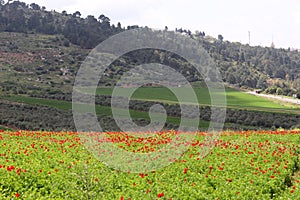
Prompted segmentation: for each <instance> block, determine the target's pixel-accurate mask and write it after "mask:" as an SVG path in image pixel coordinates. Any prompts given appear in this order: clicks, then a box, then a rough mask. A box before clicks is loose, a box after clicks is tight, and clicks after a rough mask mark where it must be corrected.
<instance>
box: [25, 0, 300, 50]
mask: <svg viewBox="0 0 300 200" xmlns="http://www.w3.org/2000/svg"><path fill="white" fill-rule="evenodd" d="M20 1H24V2H26V3H28V4H30V3H32V2H34V3H37V4H39V5H40V6H45V7H46V8H47V10H56V11H59V12H61V11H63V10H66V11H67V13H74V12H75V11H80V12H81V14H82V16H83V17H86V16H87V15H94V16H95V17H96V18H98V16H99V15H100V14H104V15H106V16H107V17H109V18H110V19H111V22H112V23H113V24H117V23H118V22H121V24H122V26H127V25H139V26H148V27H151V28H159V29H163V28H164V27H165V26H168V27H169V29H171V30H174V29H175V28H180V27H182V28H184V29H190V30H191V31H195V30H199V31H204V32H205V33H206V34H207V35H211V36H213V37H217V36H218V34H222V35H223V37H224V39H225V40H229V41H232V42H233V41H237V42H242V43H248V40H249V39H248V31H250V35H251V45H261V46H270V45H271V43H272V38H273V40H274V44H275V47H283V48H288V47H291V48H297V49H300V1H299V0H206V1H204V0H20Z"/></svg>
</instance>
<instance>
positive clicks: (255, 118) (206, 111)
mask: <svg viewBox="0 0 300 200" xmlns="http://www.w3.org/2000/svg"><path fill="white" fill-rule="evenodd" d="M32 96H33V97H39V98H50V99H57V100H65V101H72V94H55V95H32ZM85 97H86V99H89V95H82V99H81V102H84V98H85ZM123 98H124V97H119V102H120V103H119V104H118V103H117V104H116V105H117V107H118V108H126V106H125V105H124V104H123V103H122V102H123V101H121V100H122V99H123ZM95 103H96V104H97V105H102V106H109V107H110V106H111V96H105V95H96V97H95ZM155 104H160V105H162V106H163V107H164V108H165V109H166V111H167V115H168V116H174V117H181V108H180V106H179V105H176V104H166V103H160V102H150V101H141V100H131V101H130V104H129V108H130V109H132V110H137V111H145V112H148V111H149V110H150V108H151V106H153V105H155ZM187 109H193V107H192V106H189V107H188V108H187ZM191 113H192V112H191ZM187 117H189V118H191V119H193V118H195V117H196V116H192V115H190V116H187ZM200 119H202V120H205V121H211V108H210V107H209V106H201V107H200ZM225 122H226V123H228V124H230V123H231V124H235V125H234V126H232V127H235V128H240V127H247V126H248V127H252V128H253V127H256V128H280V127H282V128H295V127H299V126H300V120H299V118H298V116H297V115H290V114H283V113H267V112H259V111H257V112H255V111H249V110H242V109H227V113H226V119H225Z"/></svg>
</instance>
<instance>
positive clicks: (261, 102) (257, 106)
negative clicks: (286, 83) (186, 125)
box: [83, 87, 300, 114]
mask: <svg viewBox="0 0 300 200" xmlns="http://www.w3.org/2000/svg"><path fill="white" fill-rule="evenodd" d="M83 90H84V91H85V92H88V93H91V92H92V90H91V89H87V88H85V89H83ZM131 90H132V89H131V88H123V89H122V91H121V93H120V94H118V95H119V96H127V94H128V93H129V92H130V91H131ZM172 90H173V91H175V92H177V93H178V94H180V95H182V96H184V97H185V99H186V101H183V102H182V103H192V101H190V100H189V99H191V98H189V97H190V95H189V93H188V92H187V90H186V88H183V87H182V88H172ZM194 91H195V94H196V96H197V98H198V103H199V105H211V97H210V94H209V91H208V89H207V88H204V87H197V88H194ZM112 92H113V88H97V90H96V94H99V95H111V94H112ZM213 95H214V96H215V97H216V100H218V97H222V94H220V93H213ZM131 99H135V100H146V101H159V102H165V103H178V100H177V98H176V96H175V95H174V94H173V93H172V91H171V90H169V89H168V88H164V87H142V88H139V89H137V90H136V91H135V92H134V93H133V95H132V98H131ZM226 100H227V103H226V104H227V107H228V108H236V109H248V110H255V111H264V112H280V113H293V114H299V113H300V109H299V108H294V107H292V106H289V105H281V104H279V103H277V102H274V101H272V100H269V99H265V98H262V97H258V96H254V95H251V94H247V93H245V92H241V91H238V90H236V89H233V88H226ZM217 103H218V101H217Z"/></svg>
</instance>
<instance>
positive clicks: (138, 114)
mask: <svg viewBox="0 0 300 200" xmlns="http://www.w3.org/2000/svg"><path fill="white" fill-rule="evenodd" d="M0 99H3V100H8V101H12V102H19V103H25V104H29V105H42V106H48V107H52V108H57V109H60V110H71V109H72V102H68V101H59V100H52V99H40V98H33V97H27V96H21V95H18V96H0ZM86 106H87V107H81V108H86V109H90V108H91V107H90V106H89V105H86ZM95 108H96V113H97V115H99V116H101V115H102V116H103V115H105V116H113V115H112V111H111V108H110V107H108V106H96V107H95ZM116 110H117V112H118V113H119V114H121V115H125V111H126V110H125V109H118V108H117V109H116ZM129 112H130V115H131V117H132V118H134V119H141V118H142V119H148V120H149V119H150V118H149V114H148V112H143V111H136V110H130V111H129ZM180 121H181V120H180V118H179V117H172V116H167V122H168V123H171V124H175V125H179V123H180ZM188 121H191V123H193V122H194V121H193V120H192V119H190V120H188ZM208 126H209V122H207V121H202V120H200V122H199V127H202V128H207V127H208Z"/></svg>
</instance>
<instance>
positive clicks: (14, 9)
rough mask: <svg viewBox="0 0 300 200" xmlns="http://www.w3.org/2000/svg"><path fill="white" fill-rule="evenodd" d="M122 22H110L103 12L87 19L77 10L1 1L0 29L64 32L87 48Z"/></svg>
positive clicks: (110, 33) (104, 37) (73, 41)
mask: <svg viewBox="0 0 300 200" xmlns="http://www.w3.org/2000/svg"><path fill="white" fill-rule="evenodd" d="M122 30H123V28H122V27H121V24H120V23H118V24H117V26H115V25H111V24H110V19H109V18H108V17H106V16H105V15H103V14H101V15H99V17H98V18H95V17H94V16H92V15H89V16H87V17H86V18H85V19H83V18H81V13H80V12H79V11H76V12H75V13H73V14H68V13H67V12H66V11H63V12H62V13H58V12H56V11H51V12H50V11H46V8H45V7H40V6H39V5H37V4H35V3H33V4H30V5H27V4H25V3H23V2H20V1H13V2H8V3H6V4H4V3H3V2H2V3H1V4H0V31H9V32H22V33H27V32H36V33H44V34H63V35H64V36H65V37H66V38H67V39H69V40H70V42H72V43H74V44H77V45H80V46H82V47H84V48H93V47H94V45H95V43H96V44H97V43H99V42H101V41H103V40H104V39H106V38H107V37H109V36H111V35H113V34H115V33H118V32H120V31H122Z"/></svg>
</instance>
